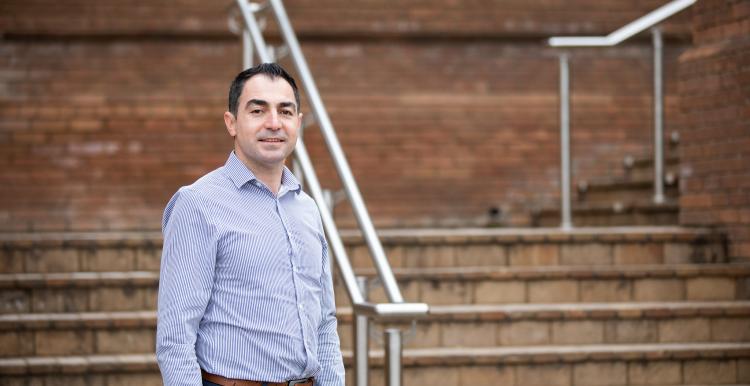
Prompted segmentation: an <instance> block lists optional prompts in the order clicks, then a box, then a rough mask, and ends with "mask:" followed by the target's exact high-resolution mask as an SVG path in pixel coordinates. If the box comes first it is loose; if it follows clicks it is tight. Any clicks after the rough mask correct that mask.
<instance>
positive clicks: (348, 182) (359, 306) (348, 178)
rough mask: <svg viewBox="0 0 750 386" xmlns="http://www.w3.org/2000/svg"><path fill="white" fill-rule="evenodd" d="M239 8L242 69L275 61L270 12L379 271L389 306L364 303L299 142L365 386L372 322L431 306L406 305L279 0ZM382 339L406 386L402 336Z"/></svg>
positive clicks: (391, 385) (396, 381) (394, 385)
mask: <svg viewBox="0 0 750 386" xmlns="http://www.w3.org/2000/svg"><path fill="white" fill-rule="evenodd" d="M236 5H237V7H238V8H239V9H240V11H241V12H240V13H241V15H242V18H243V19H244V22H245V26H246V29H243V30H242V36H243V47H244V49H243V65H244V66H245V68H247V67H249V66H250V62H251V60H252V49H253V46H254V48H255V49H254V51H255V53H256V54H257V56H258V58H259V59H260V61H261V62H273V61H275V59H276V58H274V57H273V52H272V51H271V50H269V47H268V46H267V45H266V43H265V39H264V38H263V33H262V28H261V25H260V24H259V23H258V20H257V19H256V15H255V14H256V13H257V12H260V11H263V10H266V9H270V10H271V11H272V12H273V14H274V15H275V17H276V22H277V24H278V26H279V29H280V32H281V36H282V38H283V41H284V43H285V44H286V47H287V48H288V52H289V54H290V55H291V59H292V61H293V63H294V65H295V68H296V69H297V73H298V75H299V78H300V81H301V84H302V88H303V89H304V91H305V93H306V94H307V100H308V101H309V103H310V105H311V108H312V110H313V115H314V118H315V120H316V121H317V124H318V127H319V128H320V130H321V132H322V134H323V138H324V140H325V142H326V145H327V147H328V150H329V152H330V153H331V157H332V159H333V162H334V165H335V166H336V169H337V171H338V174H339V177H340V179H341V182H342V185H343V187H344V190H345V192H346V194H347V197H348V199H349V202H350V203H351V205H352V209H353V211H354V214H355V216H356V218H357V222H358V224H359V227H360V230H361V231H362V235H363V237H364V239H365V241H366V243H367V246H368V249H369V251H370V254H371V257H372V259H373V262H374V265H375V267H376V269H377V273H378V276H379V278H380V281H381V282H382V284H383V287H384V288H385V292H386V295H387V297H388V299H389V302H388V303H370V302H367V301H366V292H365V293H364V294H363V292H364V291H363V290H365V288H362V289H360V283H358V280H357V277H356V276H355V274H354V270H353V269H352V265H351V263H350V261H349V257H348V255H347V253H346V249H345V248H344V243H343V241H342V240H341V236H340V235H339V232H338V228H337V226H336V223H335V221H334V219H333V215H332V213H331V211H330V209H329V207H328V204H327V202H326V197H325V195H324V194H323V189H322V188H321V186H320V182H319V181H318V178H317V174H316V173H315V169H314V167H313V164H312V161H311V160H310V156H309V155H308V153H307V149H306V147H305V145H304V141H303V140H302V138H301V136H300V138H299V139H298V141H297V144H296V146H295V150H294V158H295V161H296V163H297V164H298V165H299V166H300V169H301V171H302V175H303V177H304V181H305V184H306V185H307V187H308V189H309V191H310V193H311V195H312V197H313V199H314V200H315V202H316V203H317V205H318V207H319V208H320V214H321V220H322V222H323V227H324V228H325V232H326V234H327V235H328V241H329V245H330V248H331V251H332V252H333V256H334V260H335V261H336V264H337V266H338V268H339V271H340V273H341V276H342V278H343V280H344V285H345V288H346V290H347V293H348V295H349V298H350V300H351V302H352V306H353V308H352V309H353V312H354V314H355V318H356V320H357V322H356V323H355V329H354V330H355V331H354V334H355V339H354V341H355V350H354V357H355V358H354V360H355V366H354V367H355V372H356V374H355V379H356V382H357V385H358V386H367V383H368V367H367V356H368V344H367V336H368V335H369V333H368V331H367V329H368V322H367V320H368V318H375V319H379V320H389V319H393V318H396V319H399V318H418V317H422V316H425V315H426V314H427V313H428V312H429V306H428V305H427V304H425V303H405V302H404V299H403V296H402V295H401V291H400V290H399V288H398V284H397V283H396V279H395V277H394V275H393V270H392V269H391V266H390V264H389V263H388V259H387V258H386V255H385V251H384V250H383V246H382V244H381V243H380V239H379V238H378V236H377V233H376V232H375V227H374V226H373V224H372V220H371V218H370V215H369V214H368V212H367V208H366V207H365V204H364V200H363V199H362V195H361V193H360V191H359V188H358V187H357V183H356V181H355V180H354V176H353V175H352V172H351V169H350V168H349V163H348V162H347V160H346V157H345V156H344V152H343V150H342V148H341V144H340V143H339V140H338V137H337V136H336V132H335V130H334V128H333V124H332V123H331V120H330V118H329V117H328V112H327V111H326V108H325V106H324V105H323V101H322V99H321V97H320V94H319V93H318V88H317V86H316V85H315V81H314V80H313V77H312V74H311V73H310V70H309V67H308V65H307V61H306V60H305V57H304V55H303V53H302V50H301V48H300V45H299V42H298V41H297V37H296V35H295V33H294V30H293V29H292V26H291V23H290V22H289V17H288V16H287V13H286V10H285V9H284V5H283V4H282V2H281V0H268V2H267V3H265V4H263V5H260V4H255V3H249V2H248V0H236ZM233 17H234V16H233V15H231V14H230V29H233V30H235V31H236V30H237V29H238V28H237V27H238V26H237V25H236V23H234V19H233ZM236 32H239V31H236ZM248 50H251V53H250V54H248ZM362 287H366V285H362ZM384 334H385V337H386V339H385V341H386V342H387V349H386V379H387V380H388V383H387V385H388V386H400V385H401V384H402V383H403V382H402V378H403V375H402V366H401V350H402V347H401V332H400V330H398V329H393V328H388V329H386V330H385V331H384Z"/></svg>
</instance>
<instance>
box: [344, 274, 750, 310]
mask: <svg viewBox="0 0 750 386" xmlns="http://www.w3.org/2000/svg"><path fill="white" fill-rule="evenodd" d="M336 283H337V286H336V288H335V293H336V299H337V303H336V304H337V305H338V306H349V305H350V304H351V303H350V301H349V298H348V296H347V294H346V290H345V289H344V287H343V285H340V280H336ZM399 288H400V289H401V293H402V295H403V296H404V298H405V299H407V300H409V301H420V302H425V303H428V304H432V305H449V304H505V303H579V302H650V301H708V300H741V299H750V277H705V276H704V277H687V278H673V277H665V278H633V279H620V278H612V279H607V278H592V279H547V280H520V279H519V280H492V279H487V280H469V279H464V280H462V279H433V280H428V279H422V280H399ZM370 299H372V300H373V301H375V302H384V301H385V300H386V296H385V293H384V291H383V288H382V286H377V287H374V288H372V289H371V291H370Z"/></svg>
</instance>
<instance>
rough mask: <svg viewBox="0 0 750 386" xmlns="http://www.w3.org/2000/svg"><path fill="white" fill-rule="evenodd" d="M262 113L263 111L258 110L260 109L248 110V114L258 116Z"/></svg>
mask: <svg viewBox="0 0 750 386" xmlns="http://www.w3.org/2000/svg"><path fill="white" fill-rule="evenodd" d="M262 112H263V111H262V110H260V109H255V110H250V114H260V113H262Z"/></svg>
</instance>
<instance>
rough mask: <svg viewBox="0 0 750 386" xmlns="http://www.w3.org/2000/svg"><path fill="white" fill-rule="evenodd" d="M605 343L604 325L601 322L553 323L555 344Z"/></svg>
mask: <svg viewBox="0 0 750 386" xmlns="http://www.w3.org/2000/svg"><path fill="white" fill-rule="evenodd" d="M603 342H604V323H603V322H601V321H593V320H581V321H556V322H553V323H552V343H554V344H599V343H603Z"/></svg>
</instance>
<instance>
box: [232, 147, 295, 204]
mask: <svg viewBox="0 0 750 386" xmlns="http://www.w3.org/2000/svg"><path fill="white" fill-rule="evenodd" d="M240 154H241V152H237V151H235V155H237V158H239V159H240V161H242V163H243V164H244V165H245V167H246V168H248V169H249V170H250V171H251V172H252V173H253V175H255V178H256V179H257V180H258V181H260V182H262V183H264V184H265V185H266V186H267V187H268V189H270V190H271V193H273V194H274V195H277V194H279V189H280V188H281V176H282V174H283V173H284V164H281V165H278V166H268V165H263V164H258V163H254V162H252V161H250V160H248V159H245V157H244V156H242V155H240Z"/></svg>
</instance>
